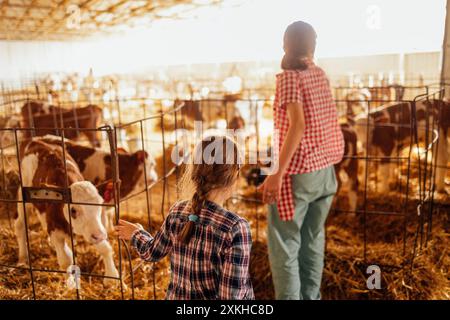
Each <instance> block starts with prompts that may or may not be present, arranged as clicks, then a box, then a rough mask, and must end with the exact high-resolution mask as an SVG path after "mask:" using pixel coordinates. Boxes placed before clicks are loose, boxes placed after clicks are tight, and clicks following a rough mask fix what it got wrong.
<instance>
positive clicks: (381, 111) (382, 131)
mask: <svg viewBox="0 0 450 320" xmlns="http://www.w3.org/2000/svg"><path fill="white" fill-rule="evenodd" d="M441 97H442V92H441V91H439V92H436V93H431V94H427V93H425V94H422V95H418V96H417V97H415V98H414V99H412V100H400V101H383V102H382V104H381V105H378V101H375V103H373V102H372V101H371V100H368V101H365V102H363V103H364V105H365V106H364V109H365V110H367V111H366V112H365V113H360V114H358V115H356V116H355V115H354V114H352V113H348V114H347V123H346V124H343V125H342V128H343V132H344V137H346V139H345V140H346V154H345V156H344V160H343V161H342V162H341V163H340V164H338V165H337V167H336V168H337V175H338V179H339V180H340V185H341V187H340V190H339V192H338V197H337V201H336V203H335V206H334V212H335V215H334V216H333V217H332V219H333V222H334V223H340V224H342V225H359V226H360V227H361V237H360V238H361V241H360V242H359V244H360V246H361V247H360V248H359V249H356V252H360V253H361V254H362V256H363V259H364V261H365V262H366V263H368V264H370V263H374V264H377V265H379V264H383V263H385V264H386V263H387V262H383V261H380V257H383V256H384V257H385V258H386V259H385V260H386V261H389V264H391V263H392V261H393V260H395V261H397V263H396V264H395V265H394V266H392V265H390V266H391V267H397V268H400V267H402V266H404V265H405V263H406V262H411V261H412V260H413V257H414V256H415V252H416V251H415V250H416V244H417V235H418V234H419V235H420V238H421V239H422V238H423V239H425V238H424V237H423V232H424V231H423V229H424V228H425V229H426V227H425V224H426V223H425V220H426V218H425V217H424V216H425V214H424V213H423V214H422V213H420V212H422V211H424V210H425V209H424V206H425V207H427V209H426V210H429V214H430V216H432V212H433V209H432V203H433V200H432V197H433V196H432V195H433V194H434V188H435V187H434V186H435V184H434V179H435V169H433V166H435V165H436V163H437V157H438V152H437V147H438V141H439V134H438V131H439V129H438V122H437V119H438V113H439V111H438V109H439V107H437V105H438V103H437V101H440V99H441ZM444 140H445V139H444ZM431 154H433V156H431ZM433 157H434V158H433ZM425 181H426V182H425ZM345 213H347V214H350V217H349V216H348V215H345ZM343 214H344V215H343ZM430 216H428V218H429V219H430V221H431V217H430ZM416 228H418V229H416ZM399 230H402V231H400V232H399ZM428 230H431V229H430V228H428ZM381 253H382V254H381ZM394 256H396V257H403V258H402V259H392V257H394Z"/></svg>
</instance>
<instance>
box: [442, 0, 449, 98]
mask: <svg viewBox="0 0 450 320" xmlns="http://www.w3.org/2000/svg"><path fill="white" fill-rule="evenodd" d="M441 83H442V84H447V85H448V84H450V0H447V15H446V18H445V32H444V41H443V44H442V71H441ZM445 97H446V98H450V88H449V87H448V86H447V87H446V92H445Z"/></svg>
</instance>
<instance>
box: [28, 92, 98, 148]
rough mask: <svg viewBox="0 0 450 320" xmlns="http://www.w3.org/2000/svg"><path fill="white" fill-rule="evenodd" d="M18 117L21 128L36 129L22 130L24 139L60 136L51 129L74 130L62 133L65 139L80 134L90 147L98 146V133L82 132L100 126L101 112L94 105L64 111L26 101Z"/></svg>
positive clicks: (59, 133) (44, 104)
mask: <svg viewBox="0 0 450 320" xmlns="http://www.w3.org/2000/svg"><path fill="white" fill-rule="evenodd" d="M20 115H21V121H20V127H21V128H36V130H33V131H30V130H24V131H23V136H24V138H25V139H26V138H31V137H32V136H33V135H34V136H44V135H47V134H53V135H55V134H56V135H61V132H58V130H56V129H52V128H73V129H74V130H65V131H64V136H65V137H66V138H68V139H77V138H79V137H80V136H81V134H84V135H85V136H86V137H87V138H88V140H89V142H90V143H91V145H93V146H95V147H99V146H100V138H99V132H98V131H95V130H83V129H95V128H98V127H99V126H101V121H102V110H101V109H100V108H99V107H98V106H96V105H92V104H90V105H87V106H86V107H82V108H74V109H64V108H60V107H56V106H51V105H48V104H46V103H41V102H36V101H28V102H26V103H25V104H24V105H23V107H22V109H21V112H20ZM75 129H80V130H75Z"/></svg>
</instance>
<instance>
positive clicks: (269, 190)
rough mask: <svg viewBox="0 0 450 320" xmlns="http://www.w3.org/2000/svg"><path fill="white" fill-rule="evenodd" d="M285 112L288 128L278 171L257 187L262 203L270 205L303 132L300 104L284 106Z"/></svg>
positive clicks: (303, 119) (278, 189) (292, 103)
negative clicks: (261, 195) (261, 196)
mask: <svg viewBox="0 0 450 320" xmlns="http://www.w3.org/2000/svg"><path fill="white" fill-rule="evenodd" d="M286 111H287V115H288V119H289V128H288V131H287V133H286V137H285V140H284V141H283V145H282V146H281V150H280V156H279V162H278V171H277V172H276V173H275V174H273V175H271V176H269V177H267V179H266V180H265V181H264V183H263V184H262V185H261V186H260V187H259V188H260V190H262V191H263V201H264V202H266V203H271V202H273V201H274V200H276V198H277V195H278V193H279V191H280V189H281V183H282V179H283V175H284V174H285V172H286V170H287V168H288V166H289V163H290V161H291V158H292V156H293V155H294V153H295V151H296V150H297V148H298V146H299V145H300V141H301V140H302V137H303V134H304V132H305V115H304V112H303V106H302V103H301V102H291V103H288V104H287V105H286Z"/></svg>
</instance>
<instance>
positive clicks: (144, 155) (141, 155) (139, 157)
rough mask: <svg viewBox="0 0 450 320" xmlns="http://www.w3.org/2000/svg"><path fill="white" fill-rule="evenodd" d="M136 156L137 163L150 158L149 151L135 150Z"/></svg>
mask: <svg viewBox="0 0 450 320" xmlns="http://www.w3.org/2000/svg"><path fill="white" fill-rule="evenodd" d="M134 157H135V158H136V161H137V163H139V164H141V163H144V161H145V159H147V158H148V153H147V151H144V150H139V151H136V152H135V154H134Z"/></svg>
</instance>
